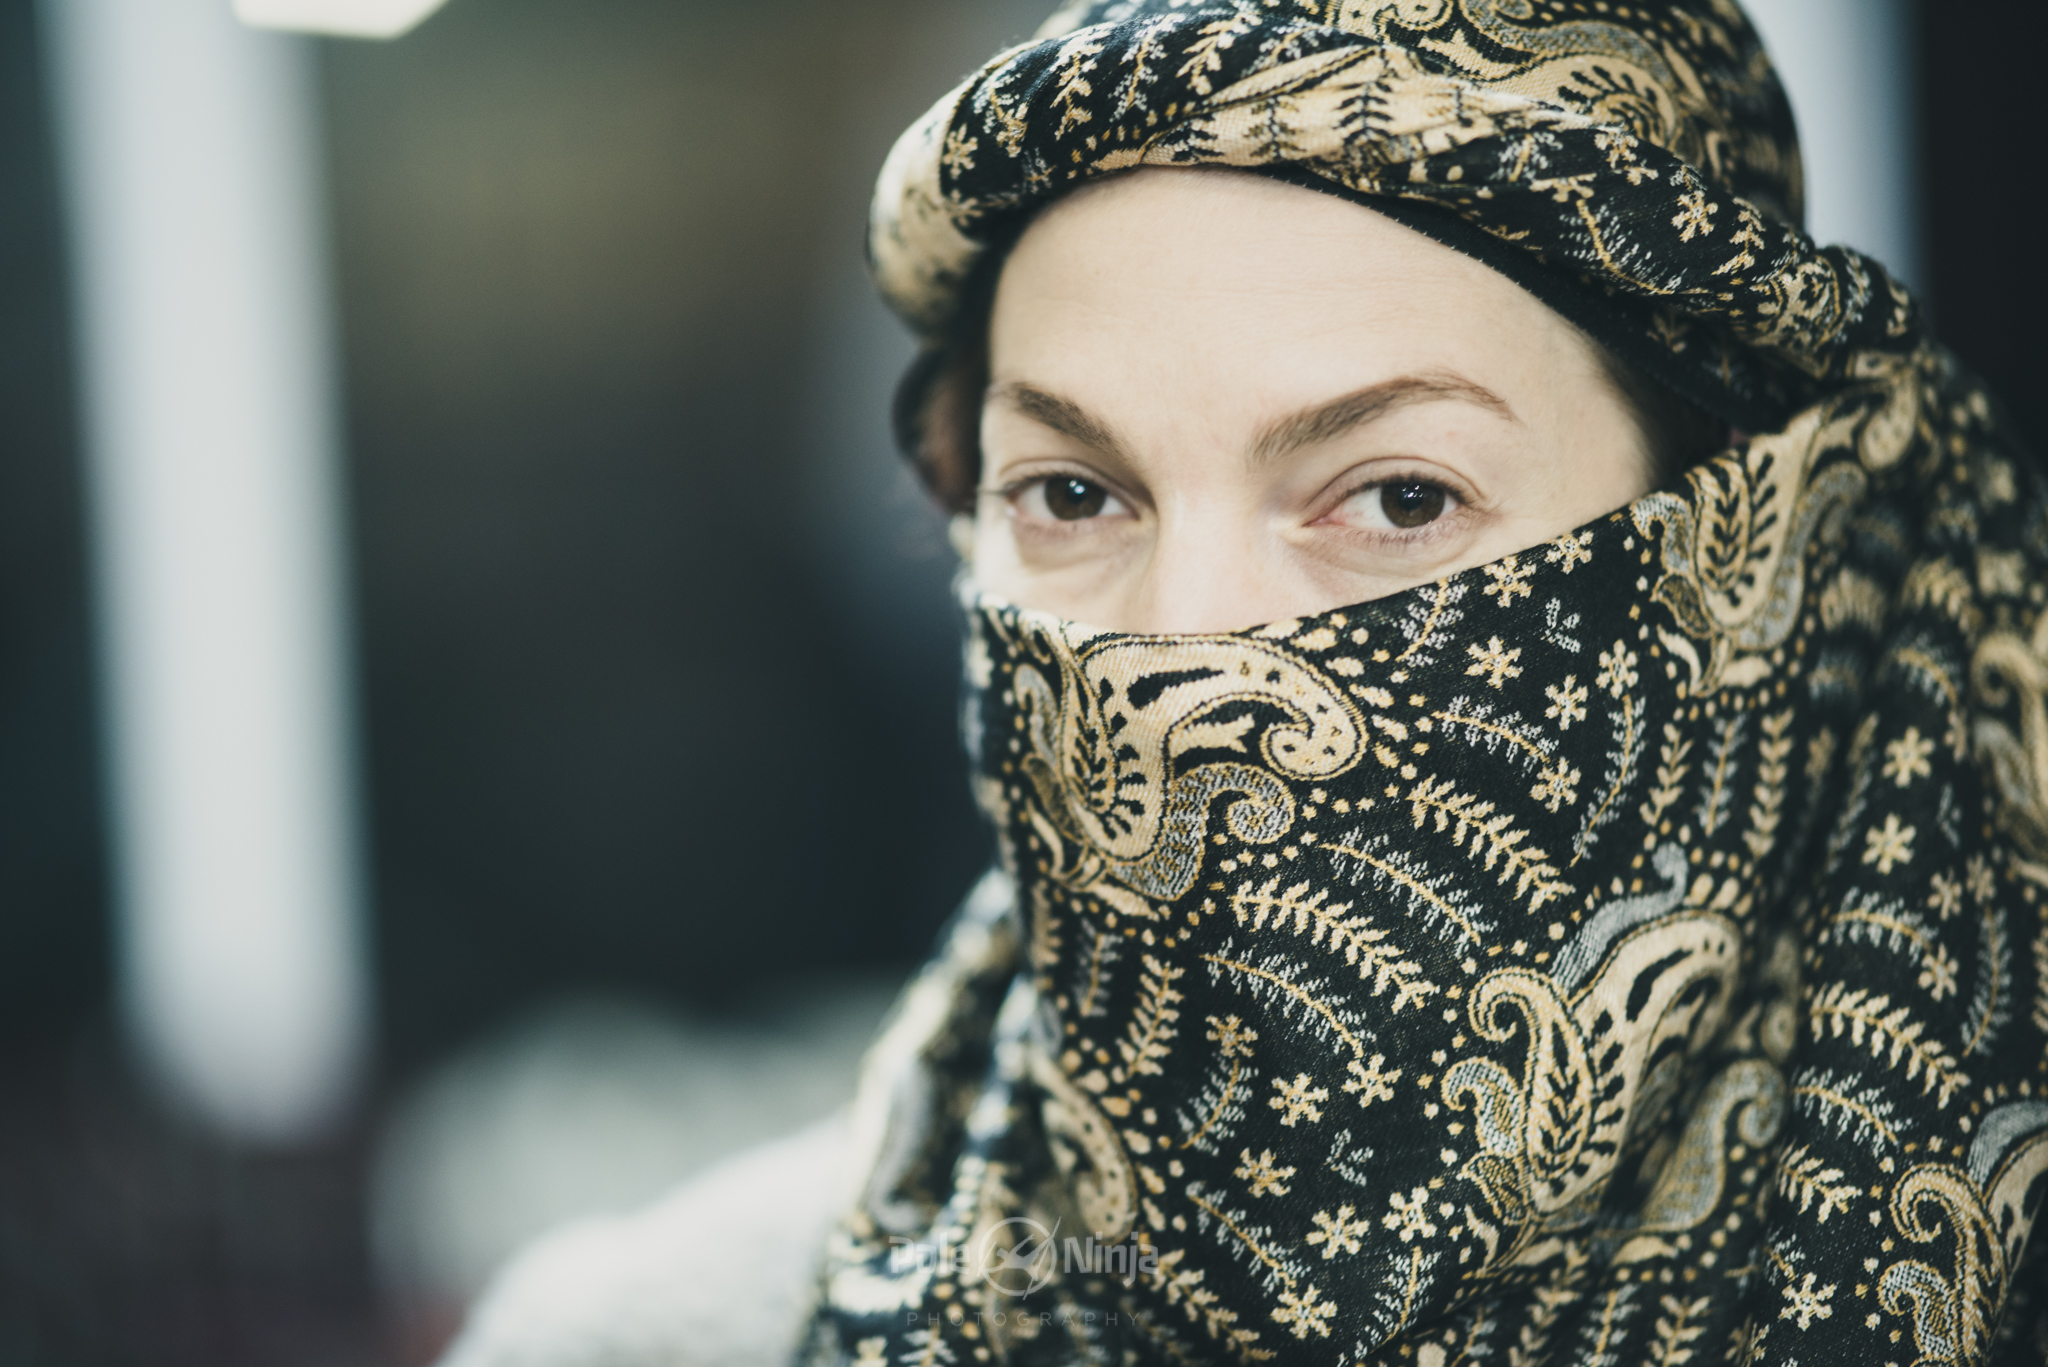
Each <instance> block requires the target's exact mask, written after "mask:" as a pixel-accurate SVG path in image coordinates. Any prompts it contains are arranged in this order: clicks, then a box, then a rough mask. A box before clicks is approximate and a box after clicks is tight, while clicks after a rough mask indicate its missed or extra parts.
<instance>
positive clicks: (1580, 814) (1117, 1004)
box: [805, 0, 2048, 1367]
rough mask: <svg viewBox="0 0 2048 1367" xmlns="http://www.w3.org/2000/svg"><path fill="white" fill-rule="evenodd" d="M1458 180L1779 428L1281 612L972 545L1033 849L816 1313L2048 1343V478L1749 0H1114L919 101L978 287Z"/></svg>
mask: <svg viewBox="0 0 2048 1367" xmlns="http://www.w3.org/2000/svg"><path fill="white" fill-rule="evenodd" d="M1154 163H1156V164H1169V165H1200V164H1205V163H1218V164H1228V165H1237V166H1247V167H1251V168H1254V169H1261V168H1271V169H1274V170H1275V171H1277V172H1279V173H1284V174H1288V175H1306V176H1311V177H1314V178H1316V179H1317V180H1318V181H1320V182H1322V183H1325V184H1327V185H1330V186H1334V187H1337V188H1338V189H1340V190H1342V191H1344V192H1347V193H1355V194H1357V195H1359V196H1361V197H1367V198H1368V202H1378V201H1380V200H1384V201H1387V202H1408V203H1414V204H1422V205H1426V206H1430V207H1431V208H1432V210H1433V211H1435V212H1440V213H1444V214H1446V215H1449V216H1454V217H1455V219H1456V221H1457V222H1458V223H1460V224H1461V225H1463V226H1464V227H1465V228H1467V229H1476V230H1478V231H1479V232H1482V233H1483V234H1485V235H1486V237H1487V238H1488V240H1489V241H1491V242H1495V243H1503V244H1508V245H1509V246H1511V247H1512V248H1513V249H1514V250H1515V251H1518V252H1520V253H1523V254H1525V256H1526V258H1527V261H1528V262H1530V263H1533V266H1534V267H1535V268H1536V269H1539V270H1540V271H1542V272H1545V273H1548V274H1550V275H1553V276H1555V277H1557V278H1558V279H1560V280H1563V281H1565V282H1567V288H1568V290H1569V292H1570V293H1571V294H1572V295H1573V297H1575V298H1579V299H1582V300H1591V301H1594V303H1595V306H1596V307H1599V308H1603V309H1607V310H1608V312H1607V313H1606V315H1605V319H1606V321H1605V322H1604V323H1603V325H1602V326H1603V328H1604V329H1605V330H1603V331H1602V332H1601V333H1600V334H1599V335H1601V337H1602V340H1603V341H1608V342H1610V344H1613V339H1614V338H1615V336H1616V335H1617V333H1618V332H1621V333H1626V334H1627V335H1628V336H1630V337H1632V338H1633V339H1634V341H1635V343H1637V344H1638V346H1639V349H1640V351H1641V352H1642V353H1643V354H1646V355H1656V356H1660V357H1661V358H1662V360H1661V361H1660V363H1659V365H1660V369H1659V371H1658V373H1659V374H1660V375H1662V376H1663V377H1664V378H1665V379H1666V381H1667V382H1668V383H1671V384H1673V385H1674V386H1678V387H1682V388H1684V389H1685V391H1686V392H1688V393H1690V394H1692V395H1694V396H1696V397H1698V398H1699V399H1700V401H1701V402H1703V403H1709V404H1712V405H1713V406H1714V407H1715V408H1716V409H1717V411H1720V412H1722V413H1723V414H1725V415H1728V416H1730V417H1732V418H1733V419H1735V420H1736V421H1737V422H1738V423H1739V424H1740V425H1741V426H1742V427H1743V428H1744V432H1743V433H1742V434H1741V435H1740V436H1739V439H1738V441H1737V442H1736V444H1735V445H1734V446H1733V447H1732V448H1731V449H1729V450H1728V451H1726V452H1724V453H1723V454H1721V455H1720V456H1718V457H1717V458H1715V459H1712V460H1710V461H1708V462H1706V463H1704V464H1702V465H1700V466H1698V467H1696V468H1695V469H1693V470H1691V471H1689V472H1688V473H1687V474H1686V475H1685V476H1684V478H1683V480H1682V482H1680V483H1679V484H1678V485H1677V486H1676V487H1672V488H1669V489H1665V490H1661V491H1658V492H1656V493H1653V494H1651V495H1649V496H1648V497H1646V498H1644V499H1642V500H1640V501H1639V502H1637V503H1636V504H1634V505H1633V506H1631V507H1629V508H1626V509H1623V510H1621V511H1619V512H1617V513H1615V514H1613V515H1611V516H1609V517H1607V518H1604V519H1602V520H1600V521H1598V522H1595V523H1593V524H1591V525H1589V526H1586V527H1583V528H1580V529H1577V530H1575V531H1572V532H1570V533H1568V534H1566V535H1564V536H1561V537H1559V538H1558V539H1556V540H1555V541H1553V542H1551V543H1548V544H1545V545H1540V546H1535V547H1531V548H1528V549H1527V550H1524V551H1521V552H1519V553H1517V554H1515V555H1511V556H1508V557H1506V558H1505V559H1503V560H1501V561H1499V562H1497V563H1494V564H1489V565H1486V566H1483V567H1481V568H1478V569H1475V570H1472V571H1469V572H1466V573H1463V574H1459V575H1456V576H1453V577H1451V578H1448V579H1445V580H1443V581H1441V582H1439V583H1435V584H1431V585H1427V586H1424V587H1421V588H1417V589H1415V590H1412V591H1409V592H1407V593H1403V594H1399V595H1396V596H1394V597H1391V598H1386V599H1382V600H1378V601H1375V602H1371V603H1366V604H1362V605H1358V606H1354V607H1347V608H1345V609H1343V610H1341V611H1335V612H1330V613H1326V614H1323V615H1321V616H1318V617H1313V618H1305V619H1302V620H1299V621H1288V622H1279V623H1274V624H1271V625H1267V626H1263V627H1259V628H1256V629H1251V630H1246V631H1242V632H1238V633H1234V634H1228V635H1215V636H1165V637H1145V636H1133V635H1128V634H1119V633H1115V632H1108V631H1102V630H1096V629H1093V628H1090V627H1087V626H1085V625H1081V624H1077V623H1072V622H1065V621H1060V620H1056V619H1053V618H1049V617H1045V616H1042V615H1038V614H1034V613H1031V612H1026V611H1022V610H1019V609H1017V608H1014V607H1012V606H1009V605H1006V604H1003V603H1000V602H996V601H992V600H989V599H987V598H985V597H980V596H976V595H974V594H973V593H972V591H971V590H970V591H969V593H968V617H969V622H970V638H969V646H968V651H967V680H968V697H967V702H966V709H965V715H966V731H967V735H968V741H969V748H970V751H971V753H972V756H973V768H974V775H975V783H976V786H977V792H978V795H979V797H980V800H981V803H982V805H983V807H984V808H985V809H986V811H987V812H988V813H989V815H990V818H991V820H992V821H993V822H994V824H995V826H996V829H997V831H998V833H999V837H1000V848H1001V851H1002V868H1001V870H999V871H998V872H996V873H994V874H992V875H991V876H990V878H989V879H988V880H987V881H986V882H985V883H984V884H983V886H982V887H981V888H980V889H979V890H977V892H976V894H975V895H974V896H973V897H972V898H970V899H969V902H968V904H967V905H966V907H965V908H963V910H962V912H961V914H960V916H959V918H958V919H957V920H956V922H955V924H954V926H953V928H952V929H951V931H950V932H949V934H948V936H947V938H946V941H945V943H944V945H943V946H942V949H941V952H940V953H939V955H938V956H937V957H936V958H935V959H934V961H933V962H932V963H931V964H930V965H929V966H928V967H927V968H926V970H925V971H924V972H923V974H922V975H921V976H920V977H919V979H918V980H917V982H916V983H915V984H913V986H912V988H911V989H910V990H909V992H908V993H907V994H906V996H905V998H904V1000H903V1002H902V1004H901V1005H900V1006H899V1009H898V1012H897V1015H896V1017H895V1019H894V1022H893V1024H892V1025H891V1027H890V1028H889V1029H888V1031H887V1032H886V1033H885V1035H884V1037H883V1039H882V1041H881V1042H880V1044H878V1046H877V1048H876V1049H875V1051H874V1053H873V1054H872V1055H871V1058H870V1062H869V1065H868V1073H867V1076H866V1079H865V1081H864V1090H863V1100H862V1103H861V1104H862V1108H863V1110H862V1114H863V1117H864V1119H863V1124H864V1125H865V1127H866V1128H865V1134H866V1140H865V1143H866V1145H867V1148H866V1149H865V1151H864V1152H865V1154H866V1161H867V1163H868V1169H867V1170H868V1173H869V1176H868V1180H867V1183H866V1186H865V1189H864V1194H863V1196H862V1197H861V1200H860V1202H859V1204H858V1206H857V1208H856V1209H854V1210H853V1211H852V1212H850V1213H849V1216H848V1218H847V1219H846V1221H845V1222H844V1224H843V1226H842V1228H841V1229H840V1231H839V1232H838V1234H837V1235H836V1236H835V1238H834V1240H833V1242H832V1246H831V1248H830V1249H829V1251H828V1256H827V1267H826V1271H825V1276H824V1281H823V1286H822V1293H821V1295H822V1300H821V1305H820V1308H819V1310H818V1313H817V1318H816V1320H815V1322H814V1325H813V1330H812V1333H811V1335H810V1339H809V1343H808V1347H807V1348H806V1350H805V1351H806V1355H807V1360H810V1361H814V1362H819V1363H826V1362H849V1363H858V1364H861V1367H879V1365H880V1364H889V1365H890V1367H896V1364H913V1363H915V1364H925V1363H969V1362H1006V1363H1030V1364H1041V1363H1043V1364H1066V1363H1117V1364H1122V1363H1147V1364H1149V1363H1255V1362H1274V1363H1292V1362H1300V1363H1333V1364H1334V1363H1346V1364H1350V1363H1359V1364H1363V1363H1386V1364H1404V1365H1414V1367H1463V1365H1465V1364H1486V1365H1489V1367H1490V1365H1492V1364H1498V1365H1499V1367H1533V1365H1534V1364H1542V1363H1551V1364H1613V1365H1615V1367H1632V1365H1633V1364H1658V1365H1659V1367H1678V1364H1695V1367H1698V1365H1700V1364H1708V1363H1721V1362H1732V1363H1782V1364H1788V1367H1789V1364H1795V1363H1796V1364H1803V1365H1804V1367H1820V1365H1821V1364H1852V1363H1853V1364H1857V1365H1858V1367H1878V1365H1879V1364H1898V1365H1899V1367H1906V1365H1907V1364H1915V1367H1918V1365H1919V1364H1934V1363H1942V1364H1951V1363H1954V1364H1961V1363H1972V1364H1974V1363H1984V1362H1998V1363H2012V1362H2038V1361H2041V1360H2042V1359H2043V1358H2044V1357H2048V1321H2044V1319H2043V1314H2044V1307H2043V1304H2042V1298H2041V1291H2042V1289H2043V1288H2042V1285H2041V1283H2042V1280H2043V1278H2042V1271H2041V1267H2040V1262H2039V1258H2038V1250H2037V1254H2036V1256H2032V1257H2030V1255H2029V1253H2028V1231H2029V1228H2030V1225H2031V1223H2032V1221H2033V1218H2034V1216H2035V1215H2036V1213H2037V1212H2038V1207H2039V1205H2040V1202H2041V1199H2042V1195H2043V1191H2044V1188H2048V610H2044V609H2048V488H2044V484H2043V481H2042V479H2041V477H2040V476H2039V474H2038V473H2037V472H2036V470H2035V468H2034V466H2033V465H2032V464H2031V463H2029V461H2028V460H2027V459H2026V457H2025V456H2024V455H2023V454H2022V453H2020V452H2018V451H2017V450H2015V449H2014V447H2013V445H2012V443H2011V442H2010V440H2009V439H2008V438H2007V437H2006V436H2005V435H2004V434H2003V432H2002V430H2001V428H2000V426H1999V424H1998V422H1997V419H1996V416H1995V412H1994V408H1993V405H1992V402H1991V400H1990V399H1989V397H1988V396H1987V395H1986V394H1985V392H1984V391H1983V389H1982V388H1981V387H1980V386H1979V385H1978V384H1977V383H1976V382H1975V381H1974V380H1973V379H1972V378H1971V377H1970V376H1969V375H1967V374H1965V373H1963V372H1962V371H1961V370H1959V369H1958V367H1957V366H1956V364H1955V362H1954V361H1953V360H1952V359H1951V358H1950V357H1949V356H1948V355H1947V354H1946V353H1945V352H1944V351H1942V350H1941V349H1940V347H1939V346H1938V345H1937V344H1936V343H1935V342H1934V341H1933V340H1932V339H1931V338H1930V337H1929V335H1928V334H1927V332H1926V330H1925V328H1924V326H1923V324H1922V322H1921V321H1920V318H1919V315H1918V314H1917V312H1916V310H1915V308H1914V305H1913V303H1912V301H1911V299H1910V298H1909V297H1908V296H1907V294H1906V293H1905V291H1904V290H1903V289H1901V288H1900V287H1899V286H1898V285H1897V284H1895V283H1894V282H1893V281H1892V280H1891V279H1890V278H1889V277H1888V276H1887V275H1886V274H1885V273H1884V271H1883V270H1882V268H1880V267H1879V266H1877V265H1876V264H1875V263H1872V262H1869V261H1867V260H1865V259H1864V258H1862V257H1860V256H1858V255H1856V254H1855V253H1854V252H1851V251H1848V250H1845V249H1841V248H1821V247H1817V246H1816V245H1815V244H1813V243H1812V242H1811V241H1810V240H1808V239H1807V238H1806V237H1805V236H1804V235H1803V234H1802V233H1801V231H1800V230H1799V228H1798V226H1797V215H1798V212H1799V173H1798V158H1797V152H1796V147H1795V145H1794V143H1793V140H1792V135H1791V129H1790V123H1789V118H1788V116H1787V114H1786V111H1785V105H1784V101H1783V98H1782V96H1781V95H1780V94H1779V92H1778V90H1777V87H1776V85H1775V83H1774V81H1773V79H1772V77H1771V76H1770V72H1769V67H1768V64H1767V62H1766V61H1765V59H1764V57H1763V54H1762V52H1761V50H1760V48H1759V46H1758V44H1757V41H1756V39H1755V37H1754V35H1753V34H1752V33H1751V31H1750V30H1749V28H1748V27H1747V25H1746V23H1745V22H1744V20H1743V19H1742V17H1741V15H1740V13H1739V12H1738V11H1737V10H1736V9H1735V7H1734V6H1733V5H1732V4H1731V3H1727V2H1726V0H1711V2H1710V0H1697V3H1669V4H1636V5H1629V4H1621V3H1615V4H1569V5H1567V4H1557V3H1552V4H1545V3H1539V2H1538V0H1400V2H1399V3H1396V2H1395V0H1368V2H1367V3H1357V2H1356V0H1345V2H1344V3H1336V2H1335V0H1332V2H1331V3H1307V0H1242V2H1241V3H1212V4H1169V3H1155V4H1134V3H1113V4H1096V5H1091V6H1082V7H1079V8H1076V9H1074V10H1072V11H1069V12H1067V13H1065V14H1063V15H1062V16H1060V17H1058V18H1056V19H1055V21H1054V23H1053V25H1052V26H1051V27H1050V28H1049V30H1048V32H1047V34H1046V35H1045V36H1044V37H1042V38H1041V40H1039V41H1036V42H1034V43H1032V44H1029V45H1026V46H1024V47H1022V48H1019V49H1017V50H1015V51H1013V52H1010V53H1006V54H1003V55H1002V56H1000V57H998V58H997V59H996V60H995V61H994V62H992V63H991V64H990V65H989V66H987V67H985V68H984V69H983V70H982V71H980V72H979V73H977V74H976V75H975V76H974V77H973V78H972V79H971V80H970V81H969V82H968V83H967V84H966V85H964V86H963V87H961V88H960V90H958V91H956V92H954V93H953V94H952V95H949V96H948V97H947V98H946V99H945V100H943V101H942V102H941V103H940V105H939V106H938V107H937V108H936V109H935V110H934V111H933V113H932V114H931V115H930V116H929V117H928V118H927V119H926V120H924V121H923V122H922V123H920V124H919V125H918V126H917V127H916V128H914V129H913V130H912V131H911V132H910V133H909V134H908V135H906V137H905V139H904V140H903V142H902V143H900V144H899V146H898V148H897V150H896V152H895V154H894V155H893V156H892V158H891V160H890V162H889V165H888V168H887V170H886V171H885V173H884V177H883V182H882V186H881V189H880V192H879V195H878V199H877V203H876V222H875V230H874V248H873V253H874V260H875V269H876V274H877V278H878V279H879V280H880V282H881V284H882V287H883V289H884V291H885V293H886V294H887V295H888V296H889V297H890V299H891V300H892V302H894V303H895V304H896V305H897V306H898V308H899V309H900V310H901V311H902V312H903V313H904V314H905V316H906V317H907V318H909V319H910V320H911V321H912V322H913V324H914V325H915V326H917V327H918V328H920V329H921V330H922V332H923V333H924V335H926V336H927V337H928V338H931V339H934V340H936V339H939V338H941V337H943V336H944V335H945V332H946V329H947V327H948V326H949V320H950V316H951V310H952V309H953V307H954V306H955V304H956V303H957V301H958V297H959V292H960V289H961V286H962V282H963V281H965V280H966V279H967V277H968V275H969V274H970V273H971V271H972V270H973V267H974V264H975V261H976V260H977V259H978V257H979V255H980V254H981V253H982V252H983V251H985V250H987V248H988V246H989V244H990V243H993V242H996V241H998V240H999V239H1000V237H1001V234H1002V233H1003V232H1005V231H1007V230H1008V229H1006V228H1005V226H1004V225H1005V221H1006V220H1007V221H1008V222H1009V223H1010V224H1011V225H1012V226H1013V225H1014V222H1015V218H1016V216H1017V215H1019V214H1022V213H1026V212H1028V211H1029V210H1030V208H1031V207H1033V206H1034V205H1036V204H1039V203H1043V202H1044V201H1045V200H1046V199H1047V198H1049V197H1051V196H1052V195H1054V194H1056V193H1058V191H1059V190H1060V189H1061V188H1062V187H1064V186H1066V185H1068V184H1071V183H1073V182H1075V181H1078V180H1081V179H1085V178H1088V177H1092V176H1100V175H1103V174H1106V173H1109V172H1112V171H1115V170H1117V169H1121V168H1123V167H1127V166H1134V165H1142V164H1154Z"/></svg>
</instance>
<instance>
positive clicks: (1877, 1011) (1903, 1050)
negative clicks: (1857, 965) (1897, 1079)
mask: <svg viewBox="0 0 2048 1367" xmlns="http://www.w3.org/2000/svg"><path fill="white" fill-rule="evenodd" d="M1809 1014H1810V1015H1811V1017H1812V1019H1813V1027H1814V1033H1815V1035H1816V1036H1818V1035H1820V1034H1821V1033H1822V1032H1823V1031H1825V1032H1826V1033H1827V1034H1828V1035H1829V1036H1830V1037H1831V1038H1835V1039H1840V1038H1841V1037H1842V1036H1843V1035H1847V1036H1848V1038H1849V1043H1850V1044H1852V1045H1855V1046H1858V1047H1863V1046H1864V1045H1866V1044H1867V1045H1868V1047H1869V1050H1870V1056H1871V1057H1872V1058H1877V1059H1883V1060H1884V1062H1885V1066H1886V1067H1888V1068H1898V1067H1899V1066H1900V1065H1901V1064H1902V1063H1903V1064H1904V1067H1905V1073H1906V1080H1907V1081H1908V1082H1912V1081H1914V1080H1915V1079H1918V1080H1919V1083H1920V1093H1921V1095H1923V1096H1925V1095H1927V1094H1928V1093H1930V1092H1933V1093H1936V1094H1937V1096H1938V1097H1939V1101H1940V1104H1941V1105H1942V1106H1943V1107H1946V1106H1947V1105H1948V1104H1949V1102H1950V1101H1951V1100H1952V1099H1953V1098H1954V1096H1955V1093H1956V1090H1957V1089H1958V1088H1960V1087H1967V1086H1969V1085H1970V1079H1969V1076H1968V1074H1966V1073H1964V1072H1963V1070H1962V1069H1961V1068H1959V1067H1957V1066H1956V1061H1955V1059H1953V1058H1951V1057H1950V1056H1949V1054H1948V1051H1947V1050H1945V1049H1943V1048H1942V1047H1941V1045H1940V1044H1939V1043H1938V1042H1937V1041H1934V1040H1930V1039H1922V1038H1921V1036H1922V1035H1923V1034H1925V1033H1926V1028H1925V1027H1924V1026H1922V1025H1921V1024H1920V1022H1918V1021H1916V1020H1914V1019H1913V1018H1912V1009H1911V1008H1910V1007H1905V1006H1897V1007H1895V1006H1893V1005H1892V1004H1891V998H1890V997H1887V996H1884V995H1881V994H1874V993H1871V992H1868V991H1865V990H1864V989H1862V988H1852V987H1850V986H1849V985H1848V984H1847V983H1834V984H1832V985H1830V986H1829V987H1828V988H1827V990H1825V991H1824V992H1822V993H1821V994H1820V995H1819V996H1818V997H1816V998H1815V999H1814V1002H1813V1006H1812V1008H1811V1009H1810V1012H1809Z"/></svg>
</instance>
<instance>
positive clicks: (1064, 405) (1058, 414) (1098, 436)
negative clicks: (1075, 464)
mask: <svg viewBox="0 0 2048 1367" xmlns="http://www.w3.org/2000/svg"><path fill="white" fill-rule="evenodd" d="M988 397H989V398H991V399H1003V400H1008V401H1009V402H1010V403H1011V404H1012V405H1014V406H1015V407H1016V409H1017V411H1018V412H1019V413H1022V414H1023V415H1024V416H1025V417H1027V418H1030V419H1031V420H1032V421H1033V422H1036V423H1039V424H1040V425H1042V426H1045V427H1050V428H1051V429H1052V430H1053V431H1055V432H1057V433H1059V434H1060V435H1061V436H1063V437H1072V438H1073V439H1074V440H1075V441H1078V442H1080V443H1081V444H1082V445H1083V446H1088V447H1092V448H1093V449H1095V450H1097V451H1100V452H1102V453H1104V454H1105V455H1109V454H1116V455H1121V454H1122V453H1123V444H1122V443H1121V442H1119V441H1118V440H1117V439H1116V433H1114V432H1112V431H1110V430H1109V424H1108V423H1106V422H1104V421H1102V419H1100V418H1098V417H1096V416H1095V415H1094V414H1093V413H1090V412H1089V411H1088V410H1087V409H1085V408H1083V407H1081V405H1080V404H1077V403H1075V402H1074V401H1073V400H1072V399H1063V398H1061V397H1060V396H1059V395H1057V394H1048V393H1047V392H1046V391H1045V390H1043V389H1034V388H1032V387H1031V386H1030V385H1028V384H1004V385H997V386H995V387H993V388H991V389H990V390H989V392H988Z"/></svg>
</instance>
